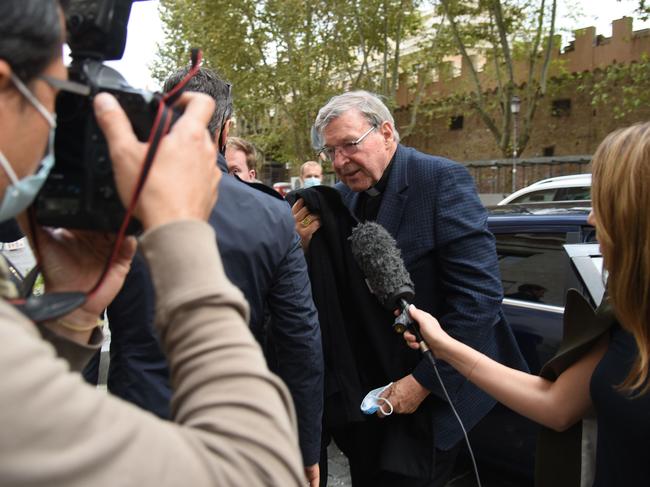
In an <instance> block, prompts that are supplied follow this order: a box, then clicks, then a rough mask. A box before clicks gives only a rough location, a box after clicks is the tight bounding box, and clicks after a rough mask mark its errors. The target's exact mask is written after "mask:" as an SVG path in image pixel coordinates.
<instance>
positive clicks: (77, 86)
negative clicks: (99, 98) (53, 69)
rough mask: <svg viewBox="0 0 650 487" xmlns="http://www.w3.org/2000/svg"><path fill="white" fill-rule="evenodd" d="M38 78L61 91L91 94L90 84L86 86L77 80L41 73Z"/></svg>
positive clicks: (84, 94) (83, 94)
mask: <svg viewBox="0 0 650 487" xmlns="http://www.w3.org/2000/svg"><path fill="white" fill-rule="evenodd" d="M38 79H41V80H43V81H45V82H46V83H47V84H48V85H50V86H51V87H52V88H55V89H57V90H60V91H67V92H70V93H74V94H76V95H82V96H88V95H90V86H86V85H84V84H81V83H77V82H76V81H68V80H66V79H59V78H53V77H52V76H47V75H41V76H38Z"/></svg>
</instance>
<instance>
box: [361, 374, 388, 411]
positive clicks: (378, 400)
mask: <svg viewBox="0 0 650 487" xmlns="http://www.w3.org/2000/svg"><path fill="white" fill-rule="evenodd" d="M391 384H392V382H391V383H389V384H386V385H385V386H384V387H378V388H377V389H373V390H372V391H370V392H369V393H368V394H366V397H364V398H363V401H361V412H362V413H363V414H375V413H376V412H377V409H381V412H382V413H383V414H384V416H390V415H391V414H393V405H392V404H391V403H390V401H389V400H388V399H385V398H383V397H379V395H380V394H381V393H382V392H384V391H385V390H386V389H388V388H389V387H390V386H391ZM384 404H386V406H387V408H386V409H384V407H383V405H384Z"/></svg>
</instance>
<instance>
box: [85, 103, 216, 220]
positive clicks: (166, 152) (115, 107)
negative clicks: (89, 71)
mask: <svg viewBox="0 0 650 487" xmlns="http://www.w3.org/2000/svg"><path fill="white" fill-rule="evenodd" d="M94 103H95V114H96V116H97V122H98V123H99V126H100V127H101V129H102V131H103V132H104V135H105V136H106V140H107V142H108V146H109V149H110V154H111V159H112V160H113V170H114V173H115V180H116V183H117V189H118V192H119V194H120V198H121V199H122V202H123V203H124V204H125V205H128V204H129V203H130V200H131V196H132V194H133V191H134V188H135V183H136V181H137V180H138V178H139V174H140V170H141V167H142V163H143V161H144V156H145V153H146V150H147V145H146V144H145V143H142V142H139V141H138V140H137V138H136V136H135V134H134V133H133V130H132V128H131V124H130V122H129V120H128V118H127V116H126V114H125V113H124V111H123V110H122V108H121V107H120V105H119V103H118V102H117V100H116V99H115V98H114V97H112V96H111V95H109V94H107V93H100V94H99V95H97V96H96V97H95V102H94ZM179 104H181V105H184V106H185V111H184V113H183V115H182V116H181V117H180V119H179V120H178V121H177V122H176V123H175V124H174V126H173V127H172V129H171V131H170V132H169V134H167V135H166V136H165V137H164V138H163V139H162V140H161V142H160V145H159V147H158V151H157V153H156V157H155V159H154V162H153V166H152V168H151V171H150V172H149V175H148V177H147V180H146V182H145V185H144V188H143V190H142V193H141V194H140V198H139V200H138V203H137V205H136V207H135V211H134V216H135V217H136V218H138V219H139V220H140V221H141V222H142V225H143V227H144V228H145V229H150V228H154V227H157V226H160V225H163V224H165V223H169V222H171V221H175V220H183V219H200V220H205V219H207V217H208V215H209V214H210V211H211V210H212V208H213V206H214V204H215V203H216V201H217V186H218V184H219V180H220V178H221V171H220V170H219V168H218V167H217V164H216V160H217V149H216V146H215V144H214V142H213V141H212V138H211V137H210V134H209V133H208V130H207V126H208V122H209V120H210V118H211V117H212V114H213V112H214V101H213V100H212V98H210V97H209V96H207V95H203V94H199V93H185V94H183V96H182V97H181V98H180V100H179Z"/></svg>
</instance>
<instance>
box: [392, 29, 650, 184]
mask: <svg viewBox="0 0 650 487" xmlns="http://www.w3.org/2000/svg"><path fill="white" fill-rule="evenodd" d="M557 45H558V46H559V42H558V43H557ZM648 55H650V29H646V30H641V31H633V29H632V19H631V18H629V17H624V18H622V19H618V20H615V21H614V22H613V24H612V37H609V38H605V37H603V36H597V35H596V30H595V28H594V27H588V28H585V29H580V30H578V31H576V32H575V40H574V41H572V42H571V43H570V44H569V46H568V47H566V48H565V49H564V50H563V51H562V52H560V49H559V47H558V49H556V50H555V52H553V53H552V60H553V62H552V64H551V66H550V73H549V74H550V79H549V82H548V83H549V84H548V90H547V93H546V95H545V97H544V98H542V99H541V100H540V102H539V105H538V107H537V111H536V114H535V118H534V121H533V125H532V127H531V132H530V133H531V136H530V141H529V143H528V145H527V147H526V148H525V150H524V151H523V153H522V154H521V157H522V160H521V161H519V164H520V166H519V167H520V168H521V170H520V171H518V173H517V185H516V187H517V188H521V187H523V186H526V185H527V184H530V183H532V182H534V181H536V180H539V179H541V178H544V177H551V176H556V175H562V174H573V173H579V172H589V170H590V167H589V164H588V162H589V159H590V156H589V155H590V154H593V152H594V150H595V149H596V147H597V146H598V144H599V143H600V141H601V140H602V139H603V138H604V137H605V136H606V135H607V134H608V133H610V132H611V131H613V130H615V129H617V128H620V127H625V126H628V125H631V124H633V123H635V122H639V121H646V120H650V107H646V106H640V107H639V108H638V109H637V110H635V111H634V112H633V113H630V114H628V115H626V116H624V117H622V118H616V117H615V116H614V112H613V110H612V108H613V107H614V106H616V105H617V104H620V103H621V99H622V96H623V95H622V92H623V87H622V86H612V87H611V89H610V91H609V93H608V98H609V101H608V103H607V104H606V105H605V104H599V105H597V106H594V105H593V104H592V96H591V89H592V86H593V83H594V82H597V81H598V79H599V77H602V74H603V69H606V68H607V67H608V66H610V65H612V64H615V63H624V64H629V63H633V62H638V61H641V60H643V58H644V56H648ZM515 72H516V73H517V75H516V79H517V81H518V82H519V83H523V80H525V66H524V65H523V64H522V65H520V66H516V69H515ZM567 73H569V74H573V73H588V74H590V76H567ZM562 74H563V76H561V75H562ZM479 75H480V76H482V77H483V79H482V85H483V86H484V87H486V88H485V89H486V95H487V96H488V97H490V96H494V94H493V93H494V89H495V88H496V86H495V82H494V81H493V80H490V79H489V78H488V76H489V75H488V74H487V73H485V72H482V73H479ZM469 76H470V75H469V70H468V69H466V67H465V66H462V67H461V70H460V75H459V76H457V77H455V78H451V79H447V80H444V79H441V80H440V81H437V82H433V83H430V84H428V85H427V86H426V87H425V90H426V91H425V95H424V97H423V101H422V105H421V107H420V108H421V109H420V110H419V111H418V118H417V120H418V123H417V128H416V130H415V131H414V132H413V133H412V134H411V135H409V136H408V137H405V138H404V143H405V144H407V145H410V146H413V147H415V148H417V149H419V150H422V151H424V152H428V153H431V154H438V155H441V156H444V157H448V158H450V159H454V160H457V161H460V162H463V163H465V164H467V165H468V166H469V167H470V170H471V171H472V173H473V175H474V177H475V178H476V180H477V184H478V186H479V192H492V193H506V192H510V186H511V181H512V179H511V177H512V176H511V171H510V167H511V164H512V161H509V160H507V159H506V160H504V159H503V155H502V153H501V151H500V149H499V148H498V146H497V144H496V142H495V141H494V139H493V136H492V134H491V133H490V132H489V131H488V129H487V128H486V126H485V125H484V124H483V123H482V122H481V120H480V119H479V116H478V115H476V114H475V113H474V112H473V111H471V110H470V109H465V110H462V109H459V110H458V111H457V113H456V112H453V109H452V112H453V113H452V112H449V111H447V113H446V114H445V115H444V116H438V118H436V116H434V115H430V113H435V112H432V111H431V110H427V109H426V108H427V104H431V103H435V102H436V100H441V99H444V98H446V97H449V96H450V95H453V94H458V93H461V92H462V91H463V90H465V91H467V90H468V89H469V87H470V86H471V85H470V78H469ZM414 97H415V93H414V92H412V91H409V89H408V84H407V83H406V79H405V78H402V80H401V83H400V88H399V92H398V97H397V105H398V108H397V109H396V113H395V114H396V123H397V126H398V127H400V126H406V125H407V124H408V121H409V119H410V110H411V103H412V102H413V99H414ZM523 110H524V107H522V113H523ZM566 156H570V157H568V158H567V157H566Z"/></svg>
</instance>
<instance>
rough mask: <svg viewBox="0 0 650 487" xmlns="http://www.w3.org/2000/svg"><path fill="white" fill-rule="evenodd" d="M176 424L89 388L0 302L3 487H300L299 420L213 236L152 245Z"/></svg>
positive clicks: (168, 237)
mask: <svg viewBox="0 0 650 487" xmlns="http://www.w3.org/2000/svg"><path fill="white" fill-rule="evenodd" d="M141 246H142V248H143V251H144V254H145V256H146V258H147V260H148V262H149V265H150V267H151V272H152V277H153V282H154V286H155V288H156V296H157V303H158V308H157V310H156V314H157V316H156V326H157V327H158V330H159V332H160V334H161V337H162V338H161V339H162V344H163V347H164V350H165V352H166V354H167V356H168V359H169V364H170V369H171V380H172V385H173V389H174V396H173V399H172V410H173V417H174V420H173V422H168V421H162V420H160V419H158V418H156V417H155V416H153V415H152V414H149V413H147V412H145V411H142V410H140V409H138V408H136V407H135V406H133V405H131V404H128V403H126V402H123V401H121V400H118V399H116V398H114V397H111V396H110V395H107V394H105V393H102V392H99V391H97V390H96V389H94V388H93V387H90V386H88V385H86V384H85V383H84V382H83V381H82V379H81V377H80V376H79V375H78V374H76V373H72V372H70V370H69V366H68V363H67V361H65V360H63V359H61V358H57V356H56V352H55V350H54V348H53V347H52V345H51V344H49V343H47V342H46V341H44V340H42V339H41V338H40V335H39V333H38V331H37V329H36V328H35V326H34V325H33V324H32V323H31V322H30V321H29V320H27V319H26V318H25V317H24V316H23V315H21V314H19V313H18V312H16V311H15V310H14V309H13V308H12V307H11V306H10V305H8V304H7V303H6V302H4V301H2V302H0V377H1V378H0V485H1V486H3V487H8V486H14V485H15V486H21V487H25V486H66V487H73V486H83V487H88V486H92V487H99V486H111V487H116V486H130V485H133V486H138V487H140V486H156V487H159V486H160V487H163V486H175V487H176V486H192V487H201V486H221V487H225V486H242V487H243V486H245V487H252V486H258V485H266V486H281V487H285V486H293V485H299V484H302V483H304V480H303V473H302V462H301V459H300V453H299V449H298V441H297V432H296V426H295V414H294V411H293V406H292V403H291V399H290V396H289V394H288V392H287V390H286V388H285V386H284V385H283V384H282V383H281V382H280V380H279V379H278V378H277V377H276V376H274V375H273V374H271V373H270V372H269V371H268V369H267V368H266V365H265V361H264V358H263V356H262V353H261V351H260V348H259V347H258V345H257V344H256V342H255V340H254V339H253V337H252V336H251V334H250V332H249V330H248V327H247V326H246V315H247V307H246V304H245V301H244V299H243V297H242V295H241V293H240V292H239V291H238V290H237V289H236V288H235V287H234V286H233V285H232V284H231V283H230V282H229V281H228V279H227V278H226V276H225V274H224V272H223V268H222V265H221V260H220V257H219V253H218V251H217V247H216V245H215V239H214V231H213V230H212V228H211V227H210V226H209V225H208V224H206V223H202V222H198V221H184V222H177V223H173V224H169V225H165V226H163V227H160V228H157V229H155V230H153V231H151V232H148V233H147V234H145V235H144V236H143V237H142V239H141Z"/></svg>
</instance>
